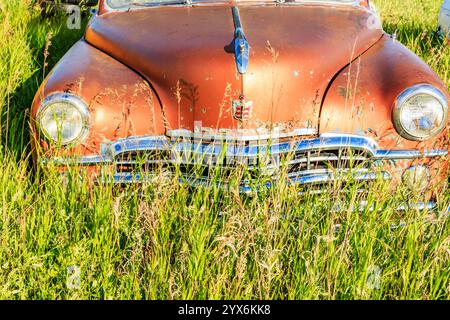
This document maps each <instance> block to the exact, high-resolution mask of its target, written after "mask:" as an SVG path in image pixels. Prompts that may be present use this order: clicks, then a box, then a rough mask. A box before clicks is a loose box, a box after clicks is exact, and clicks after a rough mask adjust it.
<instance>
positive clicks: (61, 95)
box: [36, 92, 90, 146]
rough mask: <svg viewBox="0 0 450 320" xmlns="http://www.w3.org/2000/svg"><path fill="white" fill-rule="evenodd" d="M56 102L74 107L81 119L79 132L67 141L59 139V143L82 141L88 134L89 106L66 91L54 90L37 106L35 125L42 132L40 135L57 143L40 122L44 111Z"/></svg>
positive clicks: (70, 143) (66, 143)
mask: <svg viewBox="0 0 450 320" xmlns="http://www.w3.org/2000/svg"><path fill="white" fill-rule="evenodd" d="M58 103H65V104H70V105H71V106H72V107H74V108H75V109H76V110H77V111H78V112H79V114H80V116H81V120H82V126H81V131H80V133H79V134H78V135H77V136H76V137H75V138H73V139H71V140H67V141H60V142H61V145H63V146H67V145H76V144H80V143H83V142H84V141H85V140H86V138H87V136H88V135H89V131H90V113H89V107H88V105H87V103H85V102H84V100H83V99H82V98H80V97H79V96H77V95H74V94H71V93H66V92H56V93H53V94H51V95H49V96H47V97H46V98H45V99H44V100H43V102H42V103H41V106H40V107H39V109H38V111H37V114H36V126H37V128H38V129H39V132H40V133H42V135H43V136H44V137H45V139H46V140H48V141H51V142H54V143H57V142H58V140H55V139H54V138H53V137H51V136H50V135H49V134H48V132H47V130H46V128H45V126H44V125H43V124H42V118H43V115H44V114H45V111H46V110H48V109H49V108H50V107H52V106H53V105H55V104H58Z"/></svg>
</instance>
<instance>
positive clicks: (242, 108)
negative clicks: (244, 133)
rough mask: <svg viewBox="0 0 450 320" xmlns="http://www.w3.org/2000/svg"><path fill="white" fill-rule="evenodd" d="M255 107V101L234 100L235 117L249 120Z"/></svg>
mask: <svg viewBox="0 0 450 320" xmlns="http://www.w3.org/2000/svg"><path fill="white" fill-rule="evenodd" d="M252 107H253V101H244V100H233V118H234V119H236V120H239V121H247V120H248V119H249V118H250V114H251V111H252Z"/></svg>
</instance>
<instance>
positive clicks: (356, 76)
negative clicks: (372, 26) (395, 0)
mask: <svg viewBox="0 0 450 320" xmlns="http://www.w3.org/2000/svg"><path fill="white" fill-rule="evenodd" d="M387 71H388V72H387ZM420 83H428V84H431V85H433V86H435V87H436V88H438V89H439V90H441V91H442V92H443V93H444V94H445V95H446V97H447V100H448V101H450V96H449V93H448V90H447V86H446V85H445V84H444V83H443V82H442V81H441V80H440V79H439V77H438V76H437V75H436V74H435V72H434V71H432V70H431V69H430V67H428V65H427V64H426V63H425V62H424V61H423V60H421V59H420V58H419V57H417V56H416V55H415V54H414V53H412V52H411V51H410V50H409V49H407V48H406V47H405V46H404V45H402V44H401V43H400V42H398V41H396V40H395V39H393V38H392V37H390V36H388V35H385V36H384V37H383V39H382V40H381V41H379V42H377V43H376V44H375V45H374V46H373V47H372V48H370V49H369V50H368V51H367V52H365V53H364V54H363V55H361V56H360V57H359V58H358V59H356V60H355V61H354V62H353V63H352V64H351V65H349V66H347V67H346V68H345V69H343V70H342V71H341V72H340V73H339V75H337V76H336V79H335V80H334V81H333V83H332V85H331V86H330V88H329V90H328V92H327V94H326V97H325V100H324V103H323V106H322V110H321V119H320V131H321V132H336V133H338V132H339V133H347V134H348V133H352V134H359V135H367V136H369V137H372V138H373V139H375V140H376V141H377V142H378V143H379V144H380V145H382V146H383V148H386V149H424V148H428V149H430V148H431V149H433V148H437V149H439V148H448V132H447V130H444V132H442V133H441V134H440V135H439V136H438V137H436V138H434V139H431V140H428V141H424V142H417V141H410V140H407V139H404V138H403V137H401V136H400V135H399V134H398V133H397V131H396V130H395V129H394V126H393V123H392V109H393V107H394V104H393V102H394V101H395V99H396V98H397V96H398V95H399V94H400V93H401V92H402V91H403V90H405V88H407V87H410V86H413V85H415V84H420Z"/></svg>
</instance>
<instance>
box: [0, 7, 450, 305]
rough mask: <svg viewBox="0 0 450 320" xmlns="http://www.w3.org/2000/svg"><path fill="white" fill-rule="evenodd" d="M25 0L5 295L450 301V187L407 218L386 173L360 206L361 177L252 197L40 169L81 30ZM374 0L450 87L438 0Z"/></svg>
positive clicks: (3, 55)
mask: <svg viewBox="0 0 450 320" xmlns="http://www.w3.org/2000/svg"><path fill="white" fill-rule="evenodd" d="M29 2H30V1H26V0H13V1H11V0H0V39H1V42H0V108H1V115H2V130H1V141H2V143H1V145H0V148H1V150H0V198H1V207H0V298H2V299H179V298H187V299H191V298H192V299H197V298H212V299H221V298H229V299H241V298H245V299H259V298H267V299H311V298H312V299H408V298H409V299H448V298H449V297H450V282H449V279H450V234H449V222H448V221H449V220H448V218H447V216H446V208H447V207H448V205H449V194H448V193H445V194H441V195H440V202H441V204H440V208H439V210H437V211H436V212H427V211H413V210H411V211H408V212H405V213H403V214H402V215H401V216H399V215H398V213H396V212H395V211H394V210H393V208H395V207H396V206H397V205H398V204H399V203H400V202H402V201H403V200H404V199H405V198H408V197H410V196H411V195H410V194H408V193H407V191H406V190H403V189H399V190H397V191H396V192H395V193H391V192H388V186H387V185H386V184H383V183H378V184H376V185H374V186H373V188H371V189H370V190H369V192H368V194H365V195H364V196H365V197H366V198H367V201H368V204H369V207H370V206H371V205H374V206H375V210H373V211H370V210H367V209H366V210H363V211H361V212H359V211H358V210H357V209H355V208H356V203H357V202H358V201H359V200H360V198H361V195H359V194H358V193H357V192H356V189H357V188H358V186H357V185H356V184H346V185H343V186H342V188H340V186H339V185H336V186H333V187H332V189H331V190H330V192H328V193H326V194H323V195H310V194H305V195H300V196H299V195H298V194H297V192H296V190H294V189H293V188H291V187H289V186H286V185H280V187H279V188H277V189H274V190H269V191H266V192H262V193H259V194H258V195H255V196H251V197H248V196H240V195H238V194H237V193H236V192H230V193H225V192H222V191H220V190H218V189H217V188H215V187H211V188H198V189H195V190H193V189H188V188H185V187H183V186H181V185H179V184H177V183H176V182H175V181H167V180H164V179H155V181H154V182H153V183H145V184H144V185H143V186H141V187H138V186H130V187H127V188H122V189H117V188H115V187H113V186H111V185H102V186H96V187H92V188H89V187H87V186H86V185H82V184H80V183H77V182H76V181H73V182H72V183H69V184H68V185H64V184H63V183H62V181H61V179H59V178H58V177H57V176H56V174H55V173H54V172H53V171H50V172H49V173H48V174H43V173H42V172H41V171H39V170H38V172H37V173H36V174H35V175H34V174H33V172H32V170H31V169H30V161H29V159H30V155H29V152H30V150H29V145H28V140H29V134H28V118H27V117H28V113H27V112H28V108H29V106H30V103H31V101H32V99H33V96H34V93H35V92H36V90H37V88H38V85H39V83H40V82H41V81H42V79H43V78H44V76H45V74H46V73H47V72H48V71H49V70H50V69H51V67H52V66H53V65H54V64H55V63H56V62H57V61H58V60H59V58H60V57H61V56H62V55H63V54H64V52H65V51H66V50H67V49H68V48H69V47H70V46H71V45H72V44H73V43H74V42H75V41H76V40H77V39H79V38H80V37H81V35H82V31H73V30H68V29H67V28H66V27H65V19H64V18H61V17H52V18H47V19H42V18H41V15H40V13H39V11H38V10H37V9H36V8H34V9H33V7H32V6H31V5H29ZM376 3H377V5H378V7H379V9H380V11H381V13H382V17H383V20H384V25H385V29H386V30H387V31H388V32H392V33H393V32H396V34H397V38H398V40H399V41H401V42H403V43H404V44H406V45H407V46H408V47H410V48H411V49H412V50H414V51H415V52H416V53H418V54H419V55H420V56H421V57H422V58H423V59H424V60H425V61H426V62H428V63H429V64H430V65H431V67H432V68H434V70H436V71H437V72H438V73H439V75H440V76H441V77H442V79H444V81H446V83H447V84H448V85H449V86H450V73H449V62H450V49H449V48H448V47H446V46H445V45H444V44H442V43H441V42H440V41H438V40H437V39H436V37H434V36H433V34H432V32H433V31H434V30H435V27H436V21H437V12H438V9H439V5H440V1H437V0H436V1H435V0H378V1H376ZM50 42H51V44H50ZM46 48H47V49H48V50H46ZM47 53H48V54H47ZM418 197H419V198H420V195H419V196H418ZM336 204H340V205H341V207H342V208H343V210H340V211H335V210H332V209H333V207H334V206H335V205H336ZM352 207H353V208H352ZM400 222H404V223H405V224H404V226H398V227H396V228H392V225H393V224H395V225H398V224H399V223H400ZM337 223H339V224H340V228H339V229H338V230H337V229H336V228H335V225H336V224H337ZM402 225H403V224H402ZM73 266H77V267H78V268H79V271H80V278H79V283H77V281H75V284H79V286H75V287H73V286H71V280H73V278H72V277H71V276H70V272H69V271H68V268H71V267H73ZM377 275H380V277H379V282H378V280H377V279H378V278H376V276H377Z"/></svg>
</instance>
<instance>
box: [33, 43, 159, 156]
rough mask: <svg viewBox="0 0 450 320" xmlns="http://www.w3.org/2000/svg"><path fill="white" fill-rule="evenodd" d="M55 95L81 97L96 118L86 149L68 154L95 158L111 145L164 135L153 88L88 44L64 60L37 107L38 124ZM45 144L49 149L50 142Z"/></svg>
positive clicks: (45, 86)
mask: <svg viewBox="0 0 450 320" xmlns="http://www.w3.org/2000/svg"><path fill="white" fill-rule="evenodd" d="M53 92H70V93H74V94H77V95H79V96H80V97H82V98H83V100H84V101H85V102H86V103H87V104H88V105H89V110H90V112H91V121H90V127H91V128H90V131H91V134H90V135H89V137H88V139H87V140H86V141H85V142H84V143H83V144H81V145H80V146H77V147H76V148H73V149H69V150H67V152H68V153H69V154H84V155H86V154H96V153H99V152H100V145H101V144H102V143H104V142H107V141H114V140H116V139H118V138H121V137H125V136H130V135H144V134H163V133H164V128H163V125H162V123H163V121H162V114H161V106H160V104H159V102H158V99H157V97H156V95H155V94H154V92H153V90H152V88H150V87H149V85H148V83H147V82H146V81H145V80H144V79H142V78H141V77H140V76H139V75H138V74H136V73H135V72H133V71H131V70H130V69H129V68H127V67H125V66H124V65H122V64H121V63H119V62H118V61H116V60H114V59H113V58H111V57H109V56H108V55H105V54H104V53H103V52H101V51H99V50H98V49H96V48H94V47H92V46H90V45H89V44H87V43H86V42H85V41H83V40H81V41H79V42H77V43H76V44H75V45H74V46H73V47H72V48H71V49H70V50H69V51H68V52H67V53H66V54H65V56H64V57H63V58H62V59H61V60H60V61H59V63H58V64H57V65H56V66H55V68H54V69H53V70H52V72H51V73H50V74H49V75H48V77H47V79H46V80H45V81H44V83H43V85H42V86H41V88H40V90H39V91H38V93H37V94H36V97H35V99H34V101H33V105H32V108H31V116H32V118H33V119H34V118H35V117H36V114H37V112H38V110H39V107H40V105H41V101H42V100H43V99H44V98H45V97H47V96H48V95H50V94H51V93H53ZM38 139H39V138H38ZM40 141H41V142H42V147H44V149H46V148H47V144H46V142H45V140H43V139H40Z"/></svg>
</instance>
